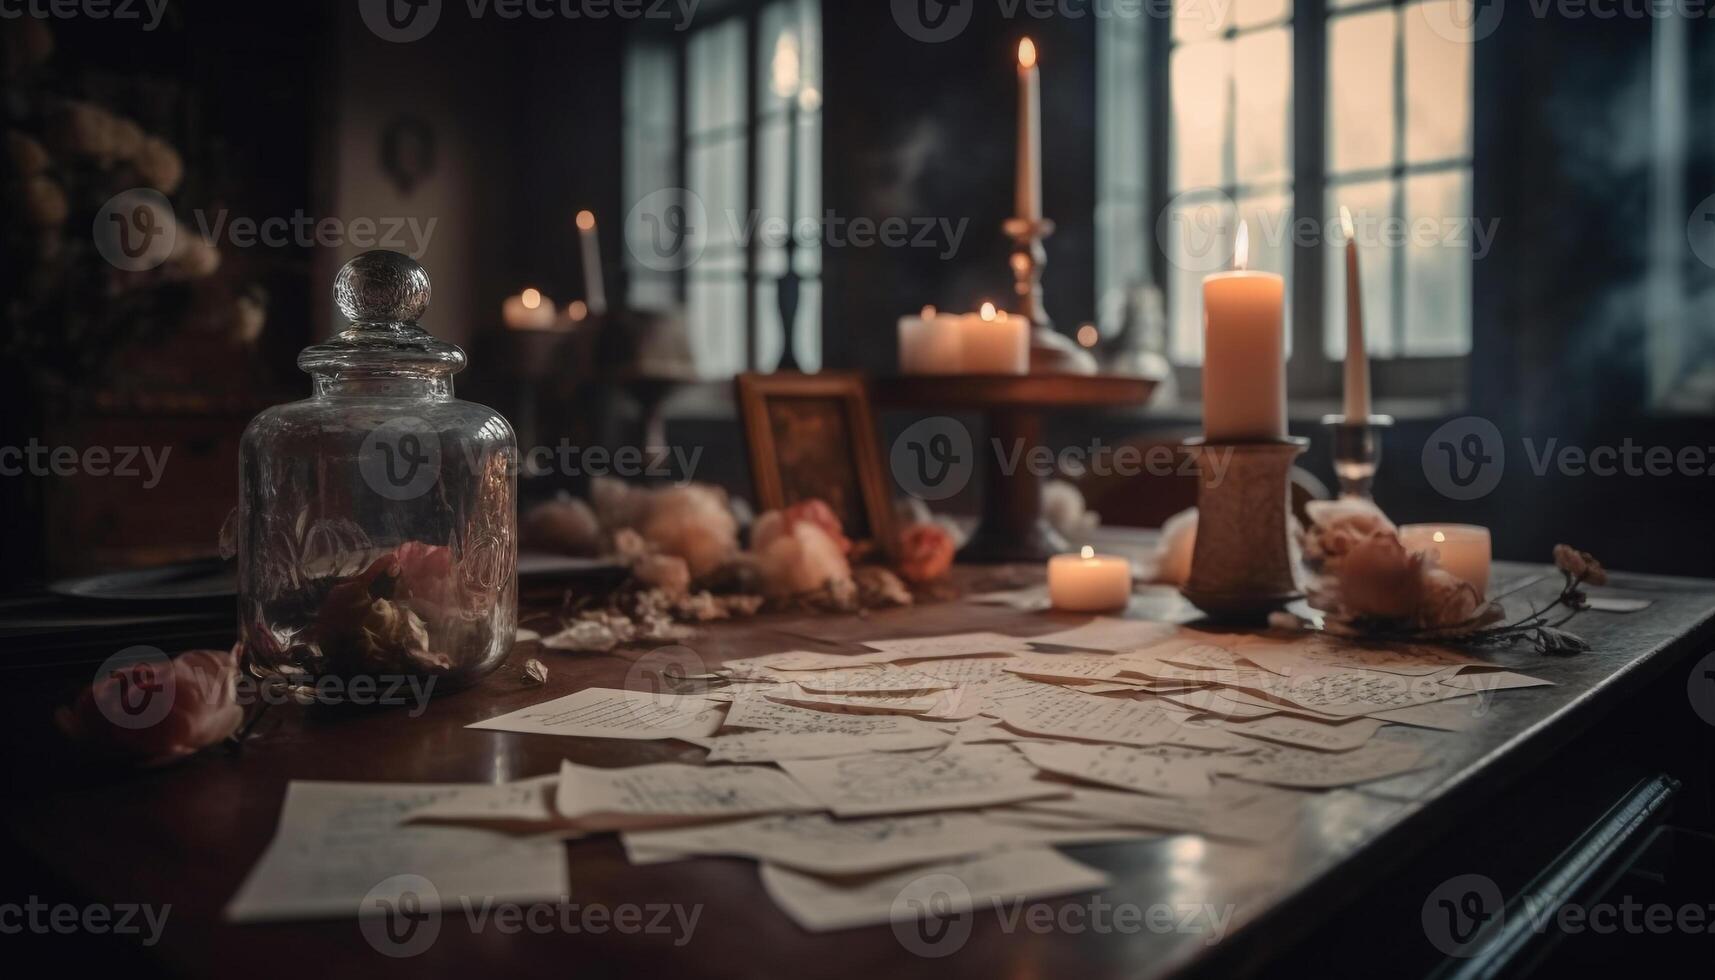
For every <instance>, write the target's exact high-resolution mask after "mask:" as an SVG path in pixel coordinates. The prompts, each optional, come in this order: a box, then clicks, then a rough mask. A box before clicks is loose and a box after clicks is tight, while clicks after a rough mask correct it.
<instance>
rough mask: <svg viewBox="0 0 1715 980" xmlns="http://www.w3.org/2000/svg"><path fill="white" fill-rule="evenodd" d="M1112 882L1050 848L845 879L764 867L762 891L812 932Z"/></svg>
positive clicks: (952, 912) (945, 912)
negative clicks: (819, 876) (876, 875)
mask: <svg viewBox="0 0 1715 980" xmlns="http://www.w3.org/2000/svg"><path fill="white" fill-rule="evenodd" d="M1107 883H1108V877H1107V875H1105V874H1102V873H1101V872H1100V871H1096V870H1094V869H1093V868H1087V867H1085V866H1084V865H1082V864H1079V863H1078V862H1076V861H1073V860H1072V859H1071V858H1068V857H1065V856H1063V855H1061V854H1060V853H1059V852H1058V851H1055V850H1051V849H1048V848H1040V849H1038V848H1030V849H1025V850H1016V851H1003V852H1001V853H999V854H991V855H988V856H986V857H979V858H972V859H969V860H965V861H957V862H954V863H950V864H940V865H929V866H927V867H917V868H907V869H905V870H903V871H897V872H894V873H892V874H887V875H882V876H880V877H869V878H858V879H855V880H845V881H841V880H833V881H830V880H827V879H824V878H815V877H812V876H810V875H806V874H801V873H799V872H796V871H791V870H788V869H786V868H781V867H776V866H774V865H771V864H764V865H763V866H762V887H763V890H765V891H767V892H768V896H769V897H770V898H772V899H774V904H776V905H778V906H780V908H781V910H782V911H784V912H785V913H786V914H787V915H788V916H790V917H791V918H792V921H794V922H796V923H798V924H799V925H800V926H803V927H804V928H805V929H808V930H810V931H811V932H826V931H828V930H830V929H854V928H856V927H858V926H868V925H875V924H877V923H882V922H888V921H893V920H903V921H909V920H911V919H916V918H921V917H923V916H927V915H936V916H942V917H945V916H949V915H956V914H959V913H961V912H968V911H971V910H973V909H986V908H989V907H991V906H992V903H995V902H1000V903H1003V904H1004V903H1012V902H1017V901H1021V900H1025V899H1031V898H1043V897H1046V896H1049V895H1065V894H1068V893H1070V892H1081V891H1089V890H1091V889H1095V888H1101V887H1103V886H1104V885H1106V884H1107ZM949 898H951V899H952V901H951V902H949V901H948V899H949Z"/></svg>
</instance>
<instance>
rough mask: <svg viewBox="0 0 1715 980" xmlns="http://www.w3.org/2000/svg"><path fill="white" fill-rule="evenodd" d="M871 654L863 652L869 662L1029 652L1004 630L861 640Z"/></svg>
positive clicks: (1023, 642)
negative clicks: (871, 650)
mask: <svg viewBox="0 0 1715 980" xmlns="http://www.w3.org/2000/svg"><path fill="white" fill-rule="evenodd" d="M864 645H865V646H868V647H874V648H875V650H876V652H875V653H868V654H863V655H862V659H863V660H865V661H868V662H871V663H888V662H894V661H899V660H918V659H924V658H929V657H972V656H979V655H982V654H989V653H1029V652H1031V647H1030V641H1029V640H1025V639H1021V638H1019V637H1016V636H1007V635H1006V634H1004V633H954V634H953V635H951V636H911V637H901V638H898V639H892V640H865V641H864Z"/></svg>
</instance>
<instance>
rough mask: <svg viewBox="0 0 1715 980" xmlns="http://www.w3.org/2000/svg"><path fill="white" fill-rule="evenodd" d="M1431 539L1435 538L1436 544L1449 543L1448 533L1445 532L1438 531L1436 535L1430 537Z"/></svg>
mask: <svg viewBox="0 0 1715 980" xmlns="http://www.w3.org/2000/svg"><path fill="white" fill-rule="evenodd" d="M1430 537H1432V538H1434V540H1435V543H1436V544H1446V543H1447V532H1445V531H1436V532H1435V533H1434V534H1432V535H1430Z"/></svg>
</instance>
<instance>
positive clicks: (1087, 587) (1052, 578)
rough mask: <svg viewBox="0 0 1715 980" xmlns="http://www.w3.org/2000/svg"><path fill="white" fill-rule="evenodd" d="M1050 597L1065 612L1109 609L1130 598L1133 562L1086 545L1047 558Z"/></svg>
mask: <svg viewBox="0 0 1715 980" xmlns="http://www.w3.org/2000/svg"><path fill="white" fill-rule="evenodd" d="M1048 598H1049V600H1050V601H1052V602H1053V604H1054V608H1055V609H1059V610H1061V611H1063V612H1110V611H1112V610H1115V609H1123V608H1125V605H1126V603H1128V602H1130V601H1131V562H1130V560H1128V559H1125V558H1116V557H1114V556H1113V555H1098V554H1096V549H1094V548H1090V547H1085V548H1084V549H1083V551H1082V552H1080V553H1079V554H1076V555H1055V556H1054V557H1053V558H1050V559H1048Z"/></svg>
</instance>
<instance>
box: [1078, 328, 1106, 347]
mask: <svg viewBox="0 0 1715 980" xmlns="http://www.w3.org/2000/svg"><path fill="white" fill-rule="evenodd" d="M1101 339H1102V332H1101V331H1100V330H1097V329H1096V325H1095V324H1093V323H1086V324H1084V325H1083V326H1081V327H1079V328H1078V343H1079V344H1081V345H1083V346H1085V347H1094V346H1096V341H1098V340H1101Z"/></svg>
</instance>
